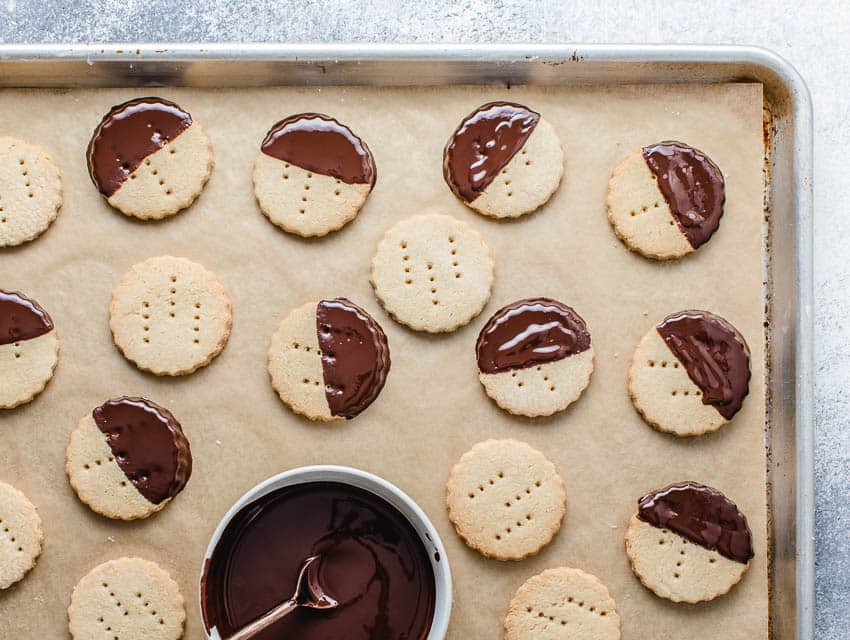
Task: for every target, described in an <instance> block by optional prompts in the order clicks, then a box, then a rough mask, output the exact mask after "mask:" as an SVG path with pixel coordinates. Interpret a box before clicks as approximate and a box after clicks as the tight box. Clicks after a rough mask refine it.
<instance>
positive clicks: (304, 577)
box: [228, 556, 339, 640]
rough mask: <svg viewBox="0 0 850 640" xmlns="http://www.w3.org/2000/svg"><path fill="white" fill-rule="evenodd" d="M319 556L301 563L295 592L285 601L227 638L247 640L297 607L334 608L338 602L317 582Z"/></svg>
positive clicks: (311, 557)
mask: <svg viewBox="0 0 850 640" xmlns="http://www.w3.org/2000/svg"><path fill="white" fill-rule="evenodd" d="M318 559H319V556H310V557H309V558H307V559H306V560H305V561H304V564H303V565H301V571H299V572H298V582H297V584H296V585H295V593H294V594H292V597H291V598H290V599H289V600H287V601H286V602H282V603H281V604H279V605H277V606H276V607H275V608H274V609H271V610H270V611H268V612H267V613H264V614H263V615H262V616H260V617H259V618H257V619H256V620H254V621H253V622H252V623H250V624H249V625H248V626H246V627H243V628H242V629H240V630H239V631H237V632H236V633H234V634H233V635H232V636H230V637H229V638H228V640H249V638H253V637H254V636H255V635H257V634H258V633H259V632H260V631H262V630H263V629H266V628H268V627H269V626H271V625H273V624H274V623H275V622H277V621H278V620H280V619H281V618H283V617H285V616H287V615H289V614H290V613H292V612H293V611H295V610H296V609H297V608H298V607H307V608H309V609H334V608H336V607H337V606H339V603H338V602H337V601H336V600H334V599H333V598H332V597H331V596H329V595H328V594H326V593H325V592H324V590H323V589H322V586H321V585H320V584H319V576H318V573H319V564H318V562H317V560H318Z"/></svg>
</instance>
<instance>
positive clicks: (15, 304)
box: [0, 289, 53, 344]
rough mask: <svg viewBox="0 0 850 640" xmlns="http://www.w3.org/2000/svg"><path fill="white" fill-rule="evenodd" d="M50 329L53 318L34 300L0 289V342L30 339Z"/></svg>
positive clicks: (6, 342)
mask: <svg viewBox="0 0 850 640" xmlns="http://www.w3.org/2000/svg"><path fill="white" fill-rule="evenodd" d="M52 330H53V320H52V319H51V318H50V315H49V314H48V313H47V311H45V310H44V309H42V308H41V306H40V305H39V304H38V303H37V302H36V301H35V300H30V299H29V298H27V297H26V296H25V295H23V294H21V293H18V292H17V291H3V290H2V289H0V344H12V343H14V342H20V341H22V340H32V339H33V338H37V337H39V336H43V335H44V334H45V333H48V332H50V331H52Z"/></svg>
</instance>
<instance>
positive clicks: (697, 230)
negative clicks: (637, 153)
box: [643, 141, 726, 249]
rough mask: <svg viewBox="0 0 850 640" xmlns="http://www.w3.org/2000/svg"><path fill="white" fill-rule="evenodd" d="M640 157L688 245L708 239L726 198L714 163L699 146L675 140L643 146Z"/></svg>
mask: <svg viewBox="0 0 850 640" xmlns="http://www.w3.org/2000/svg"><path fill="white" fill-rule="evenodd" d="M643 157H644V160H646V164H647V165H648V166H649V170H650V171H652V173H653V175H654V176H655V177H656V179H657V182H658V189H659V190H660V191H661V194H662V195H663V196H664V199H665V200H666V201H667V204H668V205H669V206H670V211H671V212H672V214H673V218H674V219H675V220H676V224H678V225H679V229H681V231H682V233H684V234H685V237H686V238H687V239H688V242H689V243H690V245H691V246H692V247H693V248H694V249H697V248H699V247H700V246H702V245H703V244H705V243H706V242H708V240H709V238H711V236H712V234H713V233H714V232H715V231H717V227H718V226H719V225H720V217H721V216H722V215H723V204H724V202H725V200H726V188H725V185H724V182H723V174H722V173H721V172H720V169H719V168H718V167H717V165H716V164H714V162H713V161H712V160H711V158H709V157H708V156H707V155H706V154H704V153H703V152H702V151H700V150H699V149H694V148H693V147H690V146H688V145H686V144H684V143H682V142H675V141H667V142H659V143H658V144H654V145H652V146H649V147H644V149H643Z"/></svg>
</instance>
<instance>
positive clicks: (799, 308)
mask: <svg viewBox="0 0 850 640" xmlns="http://www.w3.org/2000/svg"><path fill="white" fill-rule="evenodd" d="M717 82H761V83H762V84H763V86H764V89H765V99H766V104H767V105H768V108H769V110H770V112H771V115H772V124H771V128H770V130H769V133H770V135H769V137H768V142H769V144H770V167H769V171H770V175H771V180H770V188H769V191H768V193H767V202H768V206H767V210H768V211H769V215H768V216H767V220H768V229H769V232H768V243H769V245H768V248H769V251H768V252H767V254H766V255H767V256H768V258H767V260H766V265H765V276H766V277H765V282H766V283H767V286H766V290H765V302H766V308H767V313H768V319H769V330H768V349H767V354H768V358H769V359H768V364H769V369H768V373H769V375H768V399H769V402H768V412H767V427H768V428H767V430H766V434H767V437H766V447H767V451H768V465H767V473H768V487H769V492H768V494H769V510H770V518H771V523H772V526H771V530H770V541H771V549H770V552H769V553H770V560H771V562H770V567H771V570H770V592H771V598H770V602H771V607H770V609H771V624H770V629H771V636H772V637H773V638H775V639H776V640H790V639H791V638H796V640H808V639H810V638H812V637H813V633H814V631H813V618H814V488H813V465H814V462H813V425H812V334H813V330H812V289H813V286H812V270H813V269H812V111H811V99H810V97H809V92H808V89H807V87H806V85H805V83H804V81H803V79H802V78H801V77H800V75H799V74H798V73H797V71H796V70H795V69H794V68H793V67H792V66H791V65H790V64H789V63H788V62H787V61H785V60H784V59H782V58H781V57H779V56H778V55H776V54H774V53H772V52H770V51H768V50H765V49H760V48H757V47H746V46H726V45H722V46H703V45H694V46H691V45H566V44H565V45H385V44H377V45H368V44H354V45H338V44H334V45H325V44H309V45H278V44H247V45H242V44H110V45H98V44H92V45H0V88H3V87H119V86H120V87H157V86H196V87H223V86H228V87H249V86H274V85H343V84H347V85H375V86H380V85H384V86H386V85H394V86H412V85H441V84H504V85H516V84H543V85H604V84H646V83H717Z"/></svg>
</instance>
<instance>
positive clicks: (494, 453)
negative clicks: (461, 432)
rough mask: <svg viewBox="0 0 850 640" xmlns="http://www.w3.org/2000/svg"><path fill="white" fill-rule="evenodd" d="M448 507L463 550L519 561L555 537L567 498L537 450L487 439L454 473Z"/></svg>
mask: <svg viewBox="0 0 850 640" xmlns="http://www.w3.org/2000/svg"><path fill="white" fill-rule="evenodd" d="M446 504H447V506H448V510H449V520H451V522H452V524H454V526H455V530H456V531H457V533H458V535H459V536H460V537H461V538H463V540H464V542H466V544H467V545H469V546H470V547H472V548H473V549H475V550H477V551H478V552H480V553H481V554H482V555H485V556H488V557H491V558H496V559H498V560H522V559H523V558H525V557H527V556H530V555H534V554H535V553H537V552H538V551H540V549H542V548H543V547H544V546H546V545H547V544H549V542H550V541H551V540H552V538H553V537H555V534H556V533H558V530H559V529H560V528H561V520H563V518H564V513H565V512H566V494H565V493H564V483H563V481H562V480H561V477H560V476H559V475H558V472H557V471H556V470H555V466H554V465H553V464H552V463H551V462H549V460H547V459H546V456H544V455H543V454H542V453H540V452H539V451H537V449H533V448H532V447H530V446H529V445H527V444H526V443H524V442H518V441H517V440H487V441H485V442H479V443H478V444H476V445H475V446H474V447H472V449H470V450H469V451H467V452H466V453H465V454H463V456H462V457H461V459H460V461H459V462H458V463H457V464H456V465H455V466H454V468H452V471H451V474H450V475H449V480H448V483H447V484H446Z"/></svg>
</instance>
